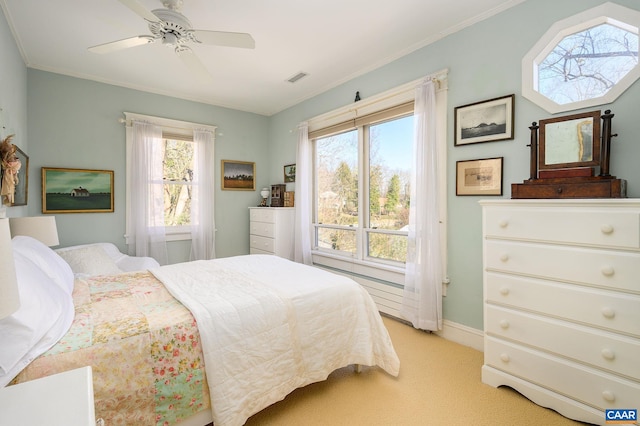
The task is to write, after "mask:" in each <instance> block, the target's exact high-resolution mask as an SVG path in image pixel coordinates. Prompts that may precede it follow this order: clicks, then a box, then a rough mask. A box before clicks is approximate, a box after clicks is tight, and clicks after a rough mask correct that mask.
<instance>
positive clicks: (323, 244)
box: [317, 227, 356, 253]
mask: <svg viewBox="0 0 640 426" xmlns="http://www.w3.org/2000/svg"><path fill="white" fill-rule="evenodd" d="M317 238H318V247H319V248H324V249H331V250H340V251H346V252H349V253H355V252H356V232H355V230H353V231H351V230H348V229H331V228H321V227H318V228H317Z"/></svg>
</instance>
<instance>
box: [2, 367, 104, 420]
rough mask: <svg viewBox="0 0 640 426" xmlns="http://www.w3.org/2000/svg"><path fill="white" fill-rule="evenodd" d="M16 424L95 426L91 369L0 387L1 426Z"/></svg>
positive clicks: (85, 368) (76, 370)
mask: <svg viewBox="0 0 640 426" xmlns="http://www.w3.org/2000/svg"><path fill="white" fill-rule="evenodd" d="M15 425H20V426H42V425H48V426H95V425H96V418H95V408H94V403H93V375H92V373H91V367H83V368H78V369H75V370H70V371H65V372H64V373H60V374H54V375H52V376H47V377H43V378H41V379H36V380H31V381H28V382H24V383H20V384H17V385H13V386H7V387H4V388H0V426H15Z"/></svg>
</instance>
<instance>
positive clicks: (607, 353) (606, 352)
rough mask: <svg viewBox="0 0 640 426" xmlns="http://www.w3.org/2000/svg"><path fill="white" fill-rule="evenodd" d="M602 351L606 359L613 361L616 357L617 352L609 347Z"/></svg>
mask: <svg viewBox="0 0 640 426" xmlns="http://www.w3.org/2000/svg"><path fill="white" fill-rule="evenodd" d="M600 353H601V354H602V357H603V358H604V359H607V360H609V361H613V360H614V359H615V358H616V354H615V353H614V352H613V351H612V350H611V349H609V348H604V349H603V350H602V351H600Z"/></svg>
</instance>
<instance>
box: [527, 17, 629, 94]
mask: <svg viewBox="0 0 640 426" xmlns="http://www.w3.org/2000/svg"><path fill="white" fill-rule="evenodd" d="M637 65H638V34H634V33H633V32H630V31H626V30H624V29H622V28H619V27H617V26H615V25H610V24H601V25H597V26H595V27H592V28H589V29H587V30H584V31H580V32H577V33H575V34H571V35H569V36H567V37H564V38H563V39H562V40H560V42H559V43H558V44H557V45H556V46H555V47H554V49H553V50H552V51H551V52H550V53H549V55H547V57H545V59H544V61H542V62H541V63H540V65H539V67H538V91H539V92H540V93H541V94H543V95H544V96H546V97H547V98H549V99H551V100H553V101H554V102H556V103H558V104H561V105H564V104H567V103H572V102H578V101H582V100H587V99H593V98H598V97H601V96H603V95H605V94H606V93H607V92H608V91H609V90H610V89H611V88H612V87H613V86H614V85H615V84H616V83H618V82H619V81H620V80H621V79H622V78H623V77H624V76H625V75H627V74H628V73H629V72H630V71H631V70H632V69H633V68H634V67H636V66H637Z"/></svg>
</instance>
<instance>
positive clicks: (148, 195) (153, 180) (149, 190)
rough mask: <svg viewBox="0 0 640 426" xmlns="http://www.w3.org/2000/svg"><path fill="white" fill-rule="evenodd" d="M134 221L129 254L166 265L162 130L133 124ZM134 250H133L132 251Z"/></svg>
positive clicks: (132, 203)
mask: <svg viewBox="0 0 640 426" xmlns="http://www.w3.org/2000/svg"><path fill="white" fill-rule="evenodd" d="M131 131H132V132H133V133H132V142H133V143H132V152H131V155H132V161H131V162H129V164H130V166H129V167H128V170H127V173H128V174H129V176H130V177H131V212H130V214H131V219H130V227H129V235H130V241H132V243H131V244H130V247H129V252H130V253H134V254H135V255H136V256H151V257H153V258H154V259H156V260H157V261H158V262H159V263H160V264H161V265H166V264H167V241H166V235H165V232H164V191H163V183H162V178H163V176H162V159H163V153H162V130H161V128H160V127H158V126H155V125H153V124H150V123H145V122H138V121H134V122H133V123H132V129H131ZM131 246H133V247H131Z"/></svg>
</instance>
